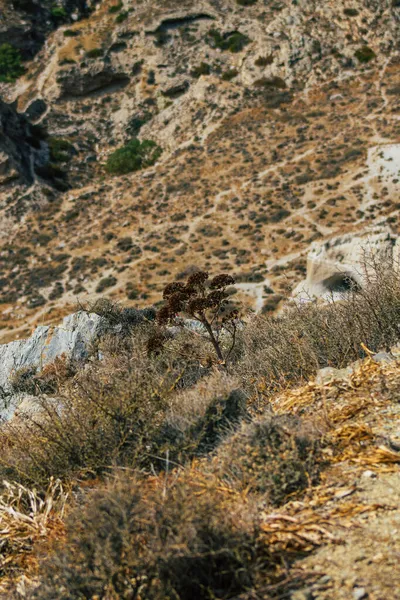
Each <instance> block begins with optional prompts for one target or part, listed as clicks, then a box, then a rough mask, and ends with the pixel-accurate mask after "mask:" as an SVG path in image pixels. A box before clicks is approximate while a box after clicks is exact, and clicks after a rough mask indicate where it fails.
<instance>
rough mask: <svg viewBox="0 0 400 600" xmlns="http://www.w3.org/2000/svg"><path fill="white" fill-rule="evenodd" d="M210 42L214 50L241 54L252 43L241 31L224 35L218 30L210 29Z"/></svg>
mask: <svg viewBox="0 0 400 600" xmlns="http://www.w3.org/2000/svg"><path fill="white" fill-rule="evenodd" d="M208 40H209V43H210V44H211V45H212V46H213V47H214V48H219V49H220V50H228V51H229V52H241V51H242V50H243V48H244V47H245V46H247V44H249V43H250V39H249V38H248V37H247V36H246V35H243V34H242V33H240V31H235V32H233V33H224V34H222V33H221V32H220V31H218V30H217V29H210V31H209V32H208Z"/></svg>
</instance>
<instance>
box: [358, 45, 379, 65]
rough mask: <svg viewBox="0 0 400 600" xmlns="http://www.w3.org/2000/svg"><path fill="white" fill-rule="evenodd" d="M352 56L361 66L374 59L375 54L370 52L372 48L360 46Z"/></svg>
mask: <svg viewBox="0 0 400 600" xmlns="http://www.w3.org/2000/svg"><path fill="white" fill-rule="evenodd" d="M354 56H355V57H356V59H357V60H358V61H360V63H362V64H365V63H369V62H370V61H371V60H373V59H374V58H376V54H375V52H374V51H373V50H372V48H369V46H362V47H361V48H359V49H358V50H357V51H356V53H355V55H354Z"/></svg>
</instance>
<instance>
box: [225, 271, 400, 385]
mask: <svg viewBox="0 0 400 600" xmlns="http://www.w3.org/2000/svg"><path fill="white" fill-rule="evenodd" d="M366 279H367V285H366V287H365V289H356V288H353V289H350V290H349V292H348V293H346V294H345V295H343V298H342V299H340V300H334V299H332V300H331V301H329V302H328V303H327V304H324V305H321V304H320V303H318V302H316V301H315V302H314V301H312V302H309V303H306V304H302V305H298V306H296V307H292V308H288V309H287V310H286V311H285V312H284V313H283V314H282V315H281V316H279V317H268V316H264V315H261V316H256V317H255V318H254V319H252V320H251V321H250V323H249V324H248V325H247V326H246V328H245V329H244V332H243V342H242V343H243V354H242V359H241V362H240V364H239V365H237V367H236V370H237V374H238V375H240V376H241V377H242V380H243V381H244V382H245V383H246V385H251V384H255V386H257V385H259V384H260V383H261V386H262V389H263V391H264V392H265V393H266V394H272V393H274V392H275V391H277V390H279V389H280V388H283V387H287V386H288V385H292V384H297V383H301V382H304V381H308V380H309V379H310V378H311V377H312V376H313V375H315V373H316V372H317V371H318V369H321V368H324V367H335V368H342V367H345V366H347V365H348V364H349V363H351V362H353V361H355V360H358V359H359V358H363V357H365V356H366V354H367V352H366V350H365V348H367V349H369V350H371V351H372V352H377V351H379V350H381V349H386V350H389V349H390V347H391V346H393V345H394V344H395V343H397V342H398V340H399V337H400V326H399V325H400V275H399V272H398V271H397V269H395V268H392V267H389V266H388V265H387V264H385V263H380V264H379V263H374V264H373V265H372V267H371V266H370V267H369V268H368V269H367V270H366Z"/></svg>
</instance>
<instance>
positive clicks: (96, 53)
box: [86, 48, 104, 58]
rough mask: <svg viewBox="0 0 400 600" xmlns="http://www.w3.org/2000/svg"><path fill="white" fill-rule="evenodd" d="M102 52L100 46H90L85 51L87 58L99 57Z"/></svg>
mask: <svg viewBox="0 0 400 600" xmlns="http://www.w3.org/2000/svg"><path fill="white" fill-rule="evenodd" d="M103 54H104V51H103V50H102V49H101V48H92V50H88V51H87V52H86V56H87V58H100V57H101V56H103Z"/></svg>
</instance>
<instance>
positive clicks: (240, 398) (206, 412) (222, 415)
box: [156, 370, 249, 464]
mask: <svg viewBox="0 0 400 600" xmlns="http://www.w3.org/2000/svg"><path fill="white" fill-rule="evenodd" d="M204 374H208V370H204ZM248 418H249V415H248V413H247V396H246V394H245V393H244V392H243V391H242V390H241V389H240V388H239V384H238V381H237V380H236V379H235V378H232V377H230V376H228V375H226V374H225V373H220V372H216V373H213V374H211V375H210V374H208V376H207V377H205V378H201V379H200V380H199V382H198V383H196V384H195V385H194V386H193V387H191V388H189V389H187V388H185V389H183V390H181V391H179V392H178V393H177V394H175V395H174V397H173V398H171V400H170V405H169V409H168V411H167V413H166V416H165V422H164V423H163V425H162V426H161V428H160V432H159V437H158V438H157V440H156V445H157V448H158V449H157V455H158V456H161V457H165V456H166V455H167V453H168V456H169V457H170V459H172V461H173V462H174V463H176V464H185V463H186V462H187V461H188V460H191V459H193V458H195V457H200V456H202V455H206V454H208V453H210V452H212V451H213V450H215V448H217V446H218V444H219V443H220V442H221V440H222V439H224V438H225V437H226V436H227V435H228V434H229V433H231V432H232V431H234V430H235V429H236V428H237V426H238V425H239V423H240V422H241V421H243V419H248Z"/></svg>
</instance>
